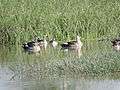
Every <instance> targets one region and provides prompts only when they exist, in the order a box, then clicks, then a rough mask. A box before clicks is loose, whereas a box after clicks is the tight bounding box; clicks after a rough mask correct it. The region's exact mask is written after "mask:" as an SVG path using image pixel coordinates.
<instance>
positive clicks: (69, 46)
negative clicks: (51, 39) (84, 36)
mask: <svg viewBox="0 0 120 90" xmlns="http://www.w3.org/2000/svg"><path fill="white" fill-rule="evenodd" d="M82 46H83V43H82V42H81V40H80V37H79V36H78V35H77V36H76V40H75V41H70V42H65V43H63V44H61V47H62V48H61V49H64V50H66V51H68V50H80V49H81V47H82Z"/></svg>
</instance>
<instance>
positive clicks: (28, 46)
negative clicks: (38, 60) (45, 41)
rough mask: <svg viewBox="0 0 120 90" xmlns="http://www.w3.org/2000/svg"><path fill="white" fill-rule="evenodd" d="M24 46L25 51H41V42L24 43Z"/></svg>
mask: <svg viewBox="0 0 120 90" xmlns="http://www.w3.org/2000/svg"><path fill="white" fill-rule="evenodd" d="M22 47H23V49H24V50H25V51H28V52H32V53H37V52H39V51H40V47H39V43H38V42H35V41H30V42H27V43H24V44H23V46H22Z"/></svg>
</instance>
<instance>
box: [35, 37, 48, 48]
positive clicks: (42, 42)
mask: <svg viewBox="0 0 120 90" xmlns="http://www.w3.org/2000/svg"><path fill="white" fill-rule="evenodd" d="M37 42H38V45H39V46H40V48H44V49H45V50H46V48H47V45H48V42H47V40H46V36H44V37H43V39H40V38H37Z"/></svg>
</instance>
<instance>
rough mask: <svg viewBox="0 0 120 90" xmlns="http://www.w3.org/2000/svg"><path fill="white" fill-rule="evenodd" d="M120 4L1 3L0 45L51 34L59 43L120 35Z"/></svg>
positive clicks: (100, 0) (90, 0)
mask: <svg viewBox="0 0 120 90" xmlns="http://www.w3.org/2000/svg"><path fill="white" fill-rule="evenodd" d="M119 15H120V1H119V0H116V1H113V0H109V1H108V0H0V43H1V44H8V43H9V44H20V43H23V42H25V41H29V40H31V39H32V38H34V37H35V36H40V37H43V35H44V34H48V36H49V37H50V38H51V37H52V36H55V37H56V39H57V40H58V41H63V40H67V39H73V38H74V37H75V35H76V34H78V35H80V36H82V38H83V39H86V40H89V39H96V38H101V37H103V38H109V37H112V38H113V37H115V36H119V34H120V33H119V29H120V25H119V22H120V17H119Z"/></svg>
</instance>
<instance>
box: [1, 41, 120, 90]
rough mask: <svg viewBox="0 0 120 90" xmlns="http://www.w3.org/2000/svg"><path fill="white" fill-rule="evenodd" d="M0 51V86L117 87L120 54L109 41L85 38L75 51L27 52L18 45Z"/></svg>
mask: <svg viewBox="0 0 120 90" xmlns="http://www.w3.org/2000/svg"><path fill="white" fill-rule="evenodd" d="M0 51H1V52H0V90H8V89H9V88H10V89H11V90H36V89H38V90H39V89H40V90H107V89H110V90H117V89H120V87H119V84H120V82H119V81H117V80H119V79H120V60H119V58H120V55H119V52H116V51H114V50H113V49H112V48H111V45H109V42H96V41H95V42H94V41H92V42H88V41H87V42H86V41H85V42H84V46H83V48H82V50H80V51H77V52H76V51H68V52H64V51H61V50H60V49H59V48H55V49H47V50H46V51H42V52H40V53H38V54H28V53H25V52H24V51H23V50H22V48H21V46H19V45H17V46H10V47H5V46H2V47H1V48H0ZM81 51H82V53H81ZM79 55H80V56H79ZM71 79H72V80H71ZM56 80H58V81H56ZM111 84H112V85H111ZM110 85H111V86H110ZM114 86H115V87H114ZM10 89H9V90H10Z"/></svg>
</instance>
